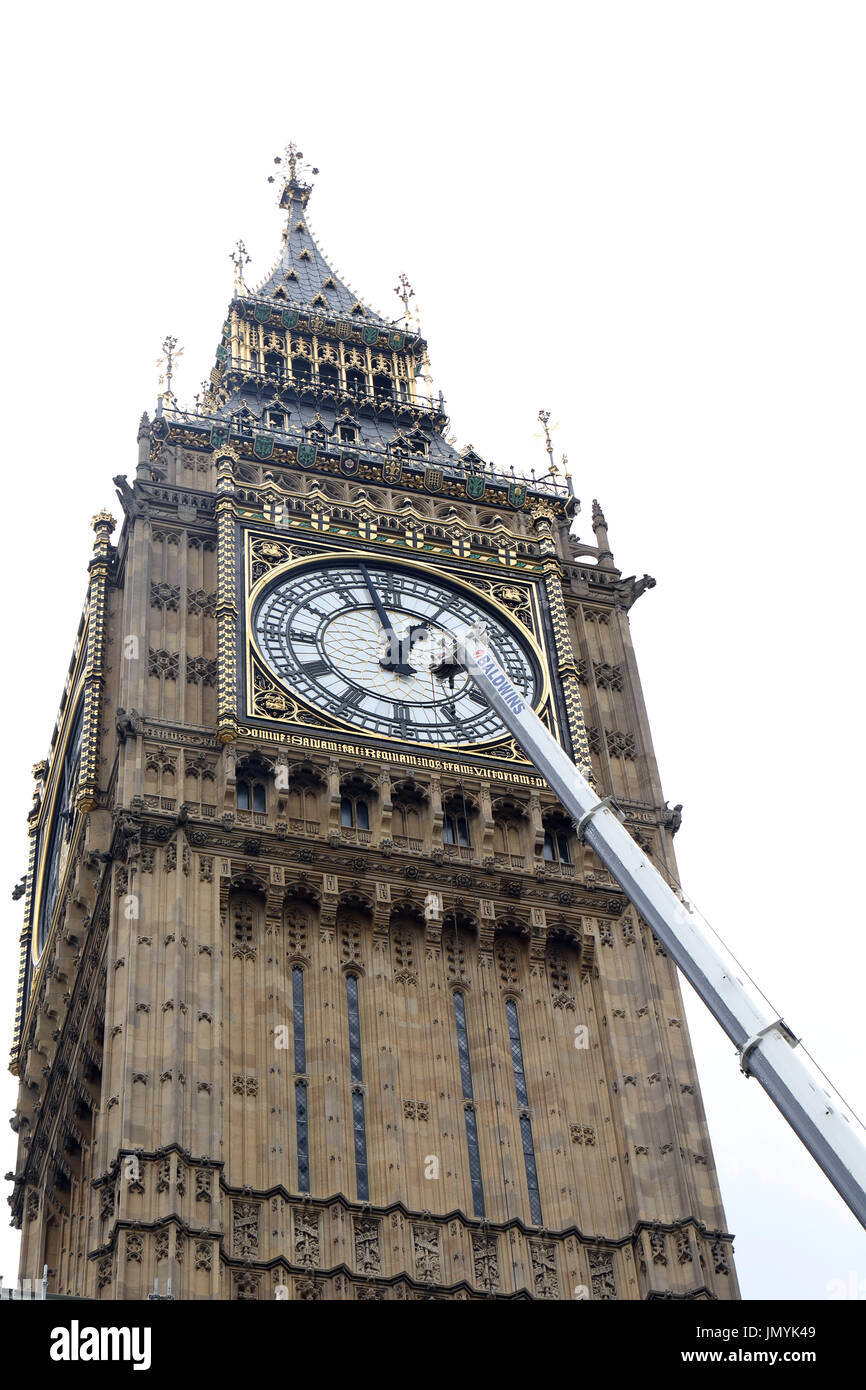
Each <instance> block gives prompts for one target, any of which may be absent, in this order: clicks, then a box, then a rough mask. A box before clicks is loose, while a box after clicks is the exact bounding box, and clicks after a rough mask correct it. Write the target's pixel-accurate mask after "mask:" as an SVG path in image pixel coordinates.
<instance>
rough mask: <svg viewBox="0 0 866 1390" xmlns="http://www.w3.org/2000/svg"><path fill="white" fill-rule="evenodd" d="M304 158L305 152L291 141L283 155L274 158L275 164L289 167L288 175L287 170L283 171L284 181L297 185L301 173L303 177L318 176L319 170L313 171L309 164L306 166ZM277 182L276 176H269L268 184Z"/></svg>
mask: <svg viewBox="0 0 866 1390" xmlns="http://www.w3.org/2000/svg"><path fill="white" fill-rule="evenodd" d="M303 158H304V152H303V150H299V149H298V147H297V145H296V144H295V142H294V140H290V141H289V143H288V144H287V145H286V148H285V149H284V150H283V153H282V154H278V155H275V156H274V163H275V164H284V165H285V166H287V169H288V173H287V172H286V169H285V168H284V169H283V180H284V182H285V183H296V182H297V178H298V174H299V173H300V174H301V175H306V174H318V172H319V171H318V169H311V168H310V166H309V164H304V163H303ZM276 181H277V176H276V174H268V183H276Z"/></svg>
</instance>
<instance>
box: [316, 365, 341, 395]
mask: <svg viewBox="0 0 866 1390" xmlns="http://www.w3.org/2000/svg"><path fill="white" fill-rule="evenodd" d="M339 384H340V373H339V372H338V371H337V368H336V367H335V366H334V364H333V362H320V363H319V385H320V386H327V387H329V388H330V389H331V390H332V391H336V389H337V387H338V386H339Z"/></svg>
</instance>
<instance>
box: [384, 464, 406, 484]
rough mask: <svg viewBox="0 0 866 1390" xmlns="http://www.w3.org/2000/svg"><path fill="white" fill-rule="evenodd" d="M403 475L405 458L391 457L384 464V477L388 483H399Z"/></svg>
mask: <svg viewBox="0 0 866 1390" xmlns="http://www.w3.org/2000/svg"><path fill="white" fill-rule="evenodd" d="M402 476H403V460H402V459H395V458H389V459H386V460H385V462H384V463H383V464H382V477H383V478H384V479H385V482H386V483H399V481H400V479H401V477H402Z"/></svg>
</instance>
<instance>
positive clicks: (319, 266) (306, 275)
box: [254, 179, 388, 324]
mask: <svg viewBox="0 0 866 1390" xmlns="http://www.w3.org/2000/svg"><path fill="white" fill-rule="evenodd" d="M310 192H311V189H310V188H309V187H308V186H307V185H306V184H302V183H298V182H297V181H296V180H294V179H290V180H287V182H286V184H285V187H284V189H283V196H282V199H281V202H280V205H281V207H283V208H285V209H286V210H287V212H288V222H287V224H286V229H285V231H284V232H283V253H282V255H281V257H280V259H279V261H278V262H277V264H276V265H275V266H274V269H273V270H272V271H271V273H270V275H268V276H267V278H266V279H265V280H264V281H263V282H262V284H261V285H260V286H259V287H258V288H257V289H256V290H255V291H254V293H255V296H256V298H260V299H273V298H274V296H275V295H277V291H278V290H281V291H282V292H281V293H280V294H279V295H277V298H278V300H279V302H280V303H284V304H289V305H293V306H296V307H303V308H317V309H320V310H321V312H322V313H325V314H331V315H333V316H334V317H337V318H344V319H355V320H356V321H357V322H358V323H361V324H363V323H370V324H373V323H375V324H387V323H388V320H387V319H384V318H382V316H381V315H380V314H377V313H376V312H375V310H374V309H371V308H370V307H369V305H367V304H365V303H364V302H363V301H362V300H359V298H358V296H357V295H356V294H355V292H354V291H353V290H351V289H349V287H348V285H346V284H345V283H344V282H343V281H342V280H341V279H340V277H339V276H338V275H337V274H336V273H335V272H334V271H333V270H332V269H331V267H330V266H329V265H328V262H327V261H326V260H325V257H324V256H323V255H322V252H321V251H320V249H319V247H318V245H317V244H316V240H315V237H314V236H313V234H312V232H311V231H310V228H309V226H308V224H307V215H306V207H307V201H308V199H309V196H310Z"/></svg>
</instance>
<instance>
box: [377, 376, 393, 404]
mask: <svg viewBox="0 0 866 1390" xmlns="http://www.w3.org/2000/svg"><path fill="white" fill-rule="evenodd" d="M373 394H374V395H375V397H376V399H377V401H390V400H393V397H394V383H393V381H392V380H391V378H390V377H389V376H382V375H381V373H379V372H377V373H376V374H375V375H374V377H373Z"/></svg>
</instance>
